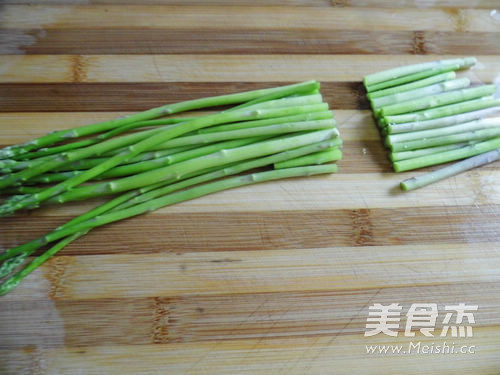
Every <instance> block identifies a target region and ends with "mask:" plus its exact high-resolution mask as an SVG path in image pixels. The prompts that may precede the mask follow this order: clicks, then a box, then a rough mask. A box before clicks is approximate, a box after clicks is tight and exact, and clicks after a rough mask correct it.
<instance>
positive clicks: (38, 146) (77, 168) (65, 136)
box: [0, 81, 342, 295]
mask: <svg viewBox="0 0 500 375" xmlns="http://www.w3.org/2000/svg"><path fill="white" fill-rule="evenodd" d="M233 104H239V105H237V106H235V107H232V108H230V109H227V110H225V111H222V112H217V113H214V114H209V115H197V114H196V112H194V113H193V114H194V116H193V117H179V118H176V117H165V116H168V115H172V114H175V113H179V112H186V111H193V110H197V109H202V108H207V107H213V106H221V105H233ZM341 143H342V141H341V139H340V137H339V133H338V130H337V128H336V123H335V120H334V118H333V113H332V111H330V110H329V108H328V104H326V103H324V102H323V99H322V96H321V94H319V83H318V82H315V81H309V82H304V83H299V84H294V85H288V86H282V87H277V88H270V89H262V90H254V91H248V92H243V93H237V94H230V95H223V96H216V97H210V98H204V99H197V100H190V101H186V102H182V103H176V104H169V105H165V106H162V107H159V108H154V109H151V110H148V111H145V112H141V113H138V114H135V115H132V116H129V117H124V118H119V119H116V120H112V121H106V122H101V123H98V124H91V125H87V126H83V127H79V128H74V129H69V130H63V131H56V132H53V133H50V134H48V135H46V136H43V137H41V138H37V139H34V140H32V141H29V142H27V143H24V144H19V145H15V146H10V147H6V148H4V149H3V150H0V171H1V172H2V173H3V176H2V177H1V178H0V189H1V191H2V193H3V194H4V195H5V194H14V195H12V196H10V197H9V198H7V199H6V200H5V202H4V203H3V205H2V206H0V214H1V215H2V216H5V215H9V214H12V213H14V212H15V211H17V210H19V209H33V208H36V207H38V206H39V205H41V204H44V203H56V204H58V203H64V202H69V201H73V200H80V199H86V198H91V197H96V196H104V195H116V196H115V197H113V199H111V200H109V201H108V202H106V203H105V204H103V205H101V206H98V207H96V208H94V209H92V210H90V211H89V212H87V213H84V214H83V215H80V216H78V217H76V218H75V219H73V220H71V221H69V222H68V223H66V224H64V225H62V226H60V227H58V228H56V229H55V230H54V231H52V232H51V233H49V234H47V235H45V236H42V237H40V238H37V239H35V240H32V241H30V242H28V243H25V244H23V245H20V246H17V247H14V248H11V249H9V250H7V251H5V252H3V253H0V262H2V263H1V266H0V278H6V279H5V280H4V282H3V283H2V284H1V285H0V295H3V294H5V293H7V292H8V291H10V290H11V289H12V288H14V287H15V286H16V285H18V284H19V282H20V281H21V280H22V279H23V278H24V277H26V276H27V275H28V274H29V273H30V272H32V271H33V270H34V269H36V268H37V267H38V266H40V265H41V264H42V263H43V262H45V261H46V260H47V259H49V258H50V257H52V256H53V255H54V254H56V253H57V252H58V251H60V250H61V249H62V248H64V247H65V246H66V245H68V244H69V243H71V242H72V241H74V240H76V239H77V238H79V237H81V236H83V235H85V234H86V233H87V232H88V231H90V230H91V229H92V228H95V227H98V226H101V225H104V224H107V223H111V222H114V221H117V220H121V219H125V218H128V217H132V216H135V215H139V214H142V213H146V212H148V211H152V210H156V209H158V208H160V207H165V206H168V205H171V204H174V203H177V202H182V201H186V200H189V199H193V198H197V197H201V196H203V195H207V194H210V193H213V192H217V191H221V190H225V189H230V188H233V187H238V186H243V185H249V184H253V183H258V182H263V181H271V180H276V179H281V178H289V177H297V176H309V175H315V174H322V173H332V172H336V171H337V166H336V164H331V163H330V164H324V163H327V162H331V161H336V160H339V159H340V158H341V156H342V153H341V151H340V148H339V147H340V145H341ZM266 166H271V167H273V169H271V170H266V171H258V172H255V173H250V174H246V175H241V174H240V173H242V172H245V171H250V170H253V169H255V168H260V167H266ZM232 175H236V176H234V177H230V178H226V179H222V178H223V177H226V176H232ZM46 184H47V185H46ZM118 193H121V195H117V194H118ZM47 244H52V247H50V248H49V249H48V250H46V251H45V252H44V253H42V254H41V255H39V256H38V257H36V258H34V259H33V260H32V261H31V263H29V264H28V265H26V266H25V267H24V268H23V269H22V270H21V271H19V272H17V273H15V272H16V271H17V269H18V267H19V266H21V265H22V264H24V262H25V260H26V258H27V257H29V256H30V255H32V254H33V253H34V252H35V251H37V250H38V249H39V248H40V247H42V246H45V245H47Z"/></svg>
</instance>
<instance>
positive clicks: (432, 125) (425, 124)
mask: <svg viewBox="0 0 500 375" xmlns="http://www.w3.org/2000/svg"><path fill="white" fill-rule="evenodd" d="M499 112H500V107H492V108H486V109H480V110H478V111H472V112H467V113H461V114H458V115H452V116H446V117H439V118H436V119H433V120H426V121H417V122H407V123H403V124H393V125H391V124H389V125H387V126H386V127H385V128H384V130H386V131H387V134H399V133H406V132H412V131H419V130H427V129H436V128H441V127H445V126H451V125H456V124H461V123H464V122H469V121H473V120H478V119H481V118H485V117H488V116H491V115H493V114H496V113H499Z"/></svg>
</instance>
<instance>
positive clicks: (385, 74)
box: [363, 57, 477, 86]
mask: <svg viewBox="0 0 500 375" xmlns="http://www.w3.org/2000/svg"><path fill="white" fill-rule="evenodd" d="M476 62H477V60H476V58H475V57H466V58H463V59H448V60H438V61H431V62H425V63H420V64H413V65H405V66H400V67H397V68H393V69H388V70H384V71H381V72H377V73H373V74H369V75H367V76H366V77H365V78H364V79H363V83H364V84H365V86H373V85H376V84H379V83H383V82H387V81H392V80H395V79H397V78H401V77H405V76H409V75H412V74H415V73H420V72H425V71H428V70H431V69H435V68H442V67H447V66H449V65H458V67H459V68H460V69H461V68H465V67H469V66H472V65H474V64H475V63H476Z"/></svg>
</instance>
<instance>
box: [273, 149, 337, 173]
mask: <svg viewBox="0 0 500 375" xmlns="http://www.w3.org/2000/svg"><path fill="white" fill-rule="evenodd" d="M341 158H342V151H340V148H339V147H338V146H337V147H330V148H329V149H327V150H325V151H319V152H315V153H314V154H310V155H304V156H299V157H296V158H293V159H289V160H285V161H281V162H278V163H274V169H283V168H294V167H302V166H305V165H319V164H324V163H328V162H331V161H337V160H340V159H341Z"/></svg>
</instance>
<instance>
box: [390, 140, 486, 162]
mask: <svg viewBox="0 0 500 375" xmlns="http://www.w3.org/2000/svg"><path fill="white" fill-rule="evenodd" d="M479 142H480V141H470V142H462V143H454V144H452V145H445V146H436V147H426V148H421V149H418V150H410V151H399V152H391V153H390V154H389V159H390V160H391V161H399V160H406V159H413V158H417V157H420V156H424V155H431V154H437V153H439V152H443V151H449V150H456V149H457V148H462V147H464V146H468V145H472V144H475V143H479Z"/></svg>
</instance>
